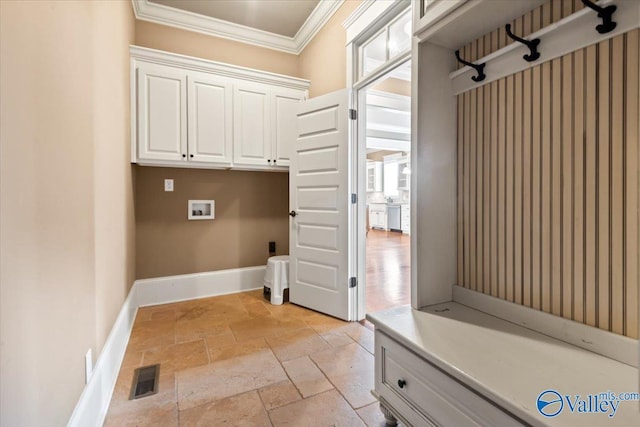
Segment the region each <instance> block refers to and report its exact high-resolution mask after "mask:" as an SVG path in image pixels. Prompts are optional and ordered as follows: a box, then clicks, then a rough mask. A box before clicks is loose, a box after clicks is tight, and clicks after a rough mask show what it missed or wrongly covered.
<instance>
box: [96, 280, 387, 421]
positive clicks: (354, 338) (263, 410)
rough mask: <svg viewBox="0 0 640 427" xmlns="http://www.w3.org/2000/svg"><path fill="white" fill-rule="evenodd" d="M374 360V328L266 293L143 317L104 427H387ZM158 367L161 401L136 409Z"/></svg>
mask: <svg viewBox="0 0 640 427" xmlns="http://www.w3.org/2000/svg"><path fill="white" fill-rule="evenodd" d="M372 353H373V330H372V327H371V325H370V324H367V325H366V326H363V325H362V324H360V323H348V322H343V321H340V320H337V319H334V318H332V317H328V316H325V315H322V314H319V313H316V312H314V311H311V310H307V309H305V308H302V307H299V306H296V305H293V304H289V303H285V304H283V305H280V306H275V305H271V304H269V303H268V302H267V301H265V300H264V299H263V297H262V291H251V292H244V293H240V294H233V295H225V296H219V297H213V298H205V299H199V300H193V301H186V302H180V303H175V304H166V305H159V306H153V307H144V308H140V309H139V310H138V314H137V317H136V320H135V323H134V327H133V331H132V334H131V338H130V340H129V345H128V347H127V351H126V354H125V357H124V360H123V362H122V366H121V368H120V373H119V376H118V381H117V383H116V387H115V390H114V394H113V397H112V400H111V406H110V407H109V411H108V413H107V418H106V420H105V426H118V427H120V426H276V427H278V426H296V427H297V426H344V427H355V426H365V425H366V426H370V427H372V426H376V427H381V426H384V425H385V423H384V418H383V417H382V414H381V413H380V411H379V409H378V403H377V401H376V400H375V398H374V397H373V396H372V395H371V389H373V385H374V384H373V375H374V358H373V354H372ZM156 363H159V364H160V382H159V385H160V389H159V392H158V393H157V394H155V395H152V396H149V397H145V398H142V399H137V400H128V399H129V391H130V388H131V383H132V380H133V372H134V369H135V368H137V367H140V366H146V365H151V364H156Z"/></svg>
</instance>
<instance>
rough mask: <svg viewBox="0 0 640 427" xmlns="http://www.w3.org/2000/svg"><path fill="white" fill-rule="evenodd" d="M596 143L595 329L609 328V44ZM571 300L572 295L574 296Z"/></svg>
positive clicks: (602, 47)
mask: <svg viewBox="0 0 640 427" xmlns="http://www.w3.org/2000/svg"><path fill="white" fill-rule="evenodd" d="M597 61H598V91H597V93H598V99H597V102H596V104H597V105H598V121H597V123H598V142H597V150H598V151H597V153H596V159H597V160H598V166H597V170H598V192H597V198H598V201H597V212H598V220H597V224H596V227H597V239H598V240H597V249H598V255H597V257H598V260H597V266H598V271H597V282H596V283H597V285H596V286H597V289H598V299H597V300H596V308H597V312H598V327H600V328H602V329H609V327H610V323H609V304H610V297H609V295H610V271H609V262H610V259H609V248H610V241H609V197H610V194H609V186H610V180H609V178H610V175H609V174H610V168H609V165H610V157H609V153H610V147H611V140H610V129H609V108H610V99H609V95H610V92H609V84H610V80H609V67H610V64H611V57H610V49H609V41H608V40H607V41H604V42H601V43H599V45H598V59H597ZM574 297H575V295H574Z"/></svg>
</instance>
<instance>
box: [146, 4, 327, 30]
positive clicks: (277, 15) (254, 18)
mask: <svg viewBox="0 0 640 427" xmlns="http://www.w3.org/2000/svg"><path fill="white" fill-rule="evenodd" d="M149 1H150V2H151V3H157V4H162V5H164V6H169V7H173V8H175V9H182V10H186V11H188V12H193V13H198V14H200V15H204V16H208V17H210V18H216V19H221V20H223V21H229V22H233V23H236V24H240V25H244V26H246V27H252V28H256V29H258V30H262V31H268V32H270V33H275V34H280V35H282V36H287V37H293V36H295V35H296V33H297V32H298V30H299V29H300V27H302V24H304V21H306V20H307V18H308V17H309V15H310V14H311V12H313V9H315V7H316V6H317V5H318V1H319V0H296V1H291V0H267V1H265V0H244V1H238V0H215V1H202V0H149Z"/></svg>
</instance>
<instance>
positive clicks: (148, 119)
mask: <svg viewBox="0 0 640 427" xmlns="http://www.w3.org/2000/svg"><path fill="white" fill-rule="evenodd" d="M138 95H139V96H138V117H137V120H138V123H139V126H138V156H139V157H140V158H141V159H148V160H159V161H178V162H180V161H183V159H184V158H186V155H187V123H186V119H187V74H186V72H185V71H184V70H179V69H174V68H173V67H165V66H163V65H157V64H140V67H139V68H138Z"/></svg>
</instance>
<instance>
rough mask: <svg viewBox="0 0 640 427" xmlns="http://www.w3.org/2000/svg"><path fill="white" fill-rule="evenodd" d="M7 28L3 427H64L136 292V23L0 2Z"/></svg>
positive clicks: (1, 33) (0, 245)
mask: <svg viewBox="0 0 640 427" xmlns="http://www.w3.org/2000/svg"><path fill="white" fill-rule="evenodd" d="M0 19H1V21H0V88H1V89H0V90H1V92H2V96H1V97H0V121H1V122H2V126H1V130H0V138H1V140H2V144H1V167H0V171H1V172H0V174H1V183H0V188H1V191H0V200H1V205H0V206H1V208H0V209H1V214H0V217H1V219H0V251H1V252H2V258H1V260H0V266H1V272H0V308H1V313H0V334H1V342H2V346H1V347H0V377H1V378H2V380H1V381H0V395H1V399H0V425H3V426H5V425H6V426H36V425H38V426H41V425H65V424H66V423H67V421H68V419H69V416H70V415H71V413H72V411H73V408H74V406H75V404H76V402H77V401H78V398H79V397H80V393H81V391H82V389H83V387H84V355H85V353H86V352H87V350H88V349H90V348H91V349H93V352H94V360H95V355H96V354H97V352H98V350H99V349H100V347H101V346H102V342H103V341H104V337H105V336H106V334H107V332H108V330H109V329H110V328H111V325H112V323H113V318H114V313H116V312H117V311H118V310H119V308H120V306H121V305H122V302H123V295H124V294H125V293H126V290H127V288H128V287H129V286H130V285H131V281H130V279H131V276H132V266H133V254H132V251H131V247H132V241H133V236H132V233H133V231H132V230H133V216H132V201H131V194H132V193H131V189H130V188H131V182H130V175H129V174H128V173H127V170H128V167H127V165H126V161H125V158H124V157H123V155H122V154H123V153H124V151H125V148H126V147H127V146H128V144H129V140H128V138H127V133H126V132H125V130H126V129H127V128H128V126H129V124H128V110H127V106H126V93H127V91H128V79H127V78H126V75H127V67H128V65H127V45H128V43H130V42H132V41H133V38H132V31H133V14H132V12H131V4H130V3H129V2H73V1H65V2H44V1H43V2H7V1H2V2H0ZM114 29H117V31H114ZM106 66H108V68H104V69H103V68H101V67H106ZM103 154H105V155H103ZM109 172H111V173H114V175H117V176H114V177H110V178H109V179H107V175H108V173H109ZM111 178H113V179H111ZM98 210H100V212H98ZM112 216H114V217H115V218H111V217H112ZM96 245H99V246H100V249H96ZM110 269H113V270H114V271H113V272H112V273H110V274H109V276H108V277H104V278H102V277H101V278H100V280H96V279H97V278H96V276H97V275H99V274H102V273H104V272H107V271H108V270H110Z"/></svg>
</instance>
